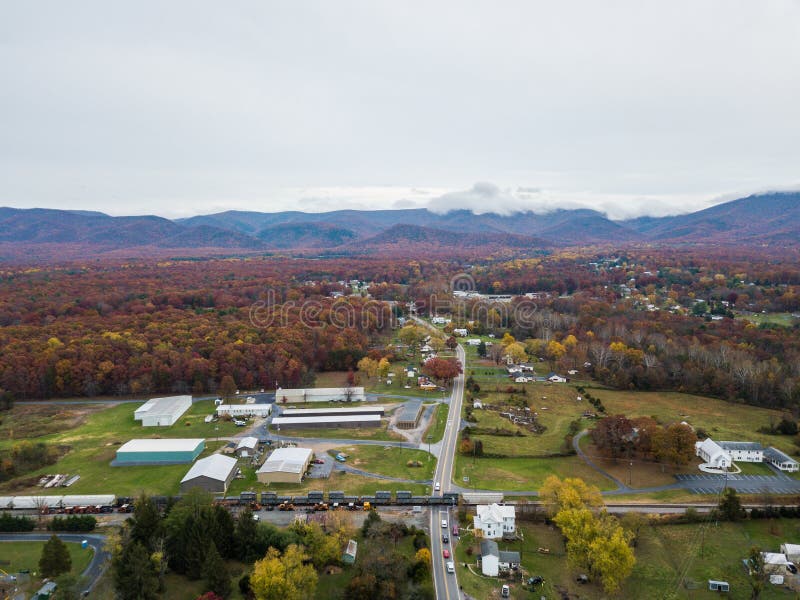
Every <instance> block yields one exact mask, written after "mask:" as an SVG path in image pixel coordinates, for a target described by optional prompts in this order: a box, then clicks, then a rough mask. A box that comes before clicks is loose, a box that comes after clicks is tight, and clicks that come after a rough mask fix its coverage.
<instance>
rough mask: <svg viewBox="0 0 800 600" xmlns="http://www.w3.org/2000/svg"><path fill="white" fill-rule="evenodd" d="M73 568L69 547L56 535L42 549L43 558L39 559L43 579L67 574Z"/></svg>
mask: <svg viewBox="0 0 800 600" xmlns="http://www.w3.org/2000/svg"><path fill="white" fill-rule="evenodd" d="M71 568H72V558H71V557H70V555H69V550H67V545H66V544H65V543H64V542H62V541H61V540H60V539H59V538H58V536H57V535H56V534H53V535H51V536H50V539H49V540H47V542H46V543H45V545H44V548H42V557H41V558H40V559H39V571H40V572H41V574H42V576H43V577H56V576H58V575H61V573H67V572H69V570H70V569H71Z"/></svg>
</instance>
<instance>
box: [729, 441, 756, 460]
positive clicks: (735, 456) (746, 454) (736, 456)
mask: <svg viewBox="0 0 800 600" xmlns="http://www.w3.org/2000/svg"><path fill="white" fill-rule="evenodd" d="M719 446H720V448H722V449H723V450H725V452H727V453H728V454H730V456H731V460H733V462H752V463H760V462H764V447H763V446H762V445H761V444H759V443H758V442H720V443H719Z"/></svg>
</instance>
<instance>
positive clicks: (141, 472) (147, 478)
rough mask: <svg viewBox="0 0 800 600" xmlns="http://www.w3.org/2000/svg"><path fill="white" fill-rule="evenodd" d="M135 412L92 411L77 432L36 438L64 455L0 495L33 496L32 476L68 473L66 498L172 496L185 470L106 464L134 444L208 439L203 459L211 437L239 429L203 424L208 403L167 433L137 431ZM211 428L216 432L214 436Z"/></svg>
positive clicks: (21, 413) (13, 416)
mask: <svg viewBox="0 0 800 600" xmlns="http://www.w3.org/2000/svg"><path fill="white" fill-rule="evenodd" d="M50 406H52V407H55V406H56V405H50ZM138 406H139V404H135V403H126V404H119V405H115V406H110V407H109V406H106V405H97V408H96V409H94V408H93V409H92V410H88V411H87V412H86V413H85V414H84V415H83V416H82V417H81V419H80V420H79V422H78V424H77V425H76V426H73V427H70V428H67V429H65V430H63V431H59V432H56V433H49V434H47V435H45V436H41V437H38V438H36V441H41V442H43V443H46V444H48V445H52V446H56V447H61V448H63V449H64V451H65V453H64V455H63V456H62V457H61V459H60V460H59V461H58V462H56V463H55V464H53V465H48V466H46V467H43V468H41V469H38V470H36V471H33V472H32V473H29V474H26V475H24V476H22V477H18V478H16V479H12V480H10V481H8V482H5V483H3V485H2V486H0V489H2V490H4V491H12V492H13V493H25V492H27V491H34V490H36V489H38V488H35V487H33V485H34V484H35V481H36V479H37V478H38V477H37V476H39V475H42V474H46V473H69V474H72V475H76V474H77V475H80V476H81V478H80V479H79V480H78V481H77V482H76V483H75V484H73V485H72V486H71V487H70V488H69V493H71V494H85V493H115V494H118V495H135V494H138V493H139V492H147V493H151V494H170V493H173V494H174V493H177V491H178V484H179V482H180V480H181V478H182V477H183V475H185V474H186V471H187V470H188V469H189V466H188V465H169V466H162V467H150V466H147V467H144V466H143V467H110V466H109V463H110V462H111V461H112V460H113V459H114V457H115V455H116V450H117V448H118V447H119V446H120V445H122V444H123V443H125V442H127V441H128V440H130V439H133V438H157V437H161V438H177V437H197V438H211V441H208V442H207V443H206V451H205V453H204V455H207V454H209V453H210V452H211V450H212V449H213V448H216V447H218V444H217V443H216V442H214V441H213V438H214V437H215V436H217V435H219V436H230V435H233V434H237V433H240V432H241V429H239V428H237V427H236V426H235V425H233V423H230V422H225V421H219V422H218V423H217V424H215V423H204V422H203V419H204V417H205V415H207V414H209V413H210V412H212V411H213V406H214V403H213V401H211V400H206V401H202V402H197V403H195V404H194V405H193V406H192V407H191V408H190V409H189V410H188V411H187V412H186V414H184V416H183V417H182V418H181V420H180V421H179V423H178V424H176V425H173V426H172V427H142V426H141V425H140V424H139V423H138V422H136V421H134V420H133V412H134V410H135V409H136V408H137V407H138ZM28 408H29V407H28V406H16V407H14V409H13V410H12V411H11V413H10V414H9V415H6V419H9V420H12V421H13V420H24V418H25V411H26V409H28ZM186 423H189V425H188V426H187V425H186ZM215 427H218V429H217V430H215ZM12 443H13V442H12V441H10V440H8V439H5V440H0V450H3V449H4V448H7V447H9V446H10V445H11V444H12ZM53 493H56V491H54V492H53ZM62 493H64V492H63V491H62Z"/></svg>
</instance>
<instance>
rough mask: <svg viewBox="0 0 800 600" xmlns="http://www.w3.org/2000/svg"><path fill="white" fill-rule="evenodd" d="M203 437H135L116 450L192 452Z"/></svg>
mask: <svg viewBox="0 0 800 600" xmlns="http://www.w3.org/2000/svg"><path fill="white" fill-rule="evenodd" d="M203 442H205V440H204V439H203V438H191V439H188V438H172V439H170V438H159V439H136V440H131V441H129V442H126V443H124V444H122V446H120V447H119V449H117V452H192V451H193V450H194V449H195V448H197V446H198V445H199V444H202V443H203Z"/></svg>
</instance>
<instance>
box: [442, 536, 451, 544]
mask: <svg viewBox="0 0 800 600" xmlns="http://www.w3.org/2000/svg"><path fill="white" fill-rule="evenodd" d="M442 543H443V544H449V543H450V538H449V537H447V535H444V534H443V535H442Z"/></svg>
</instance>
